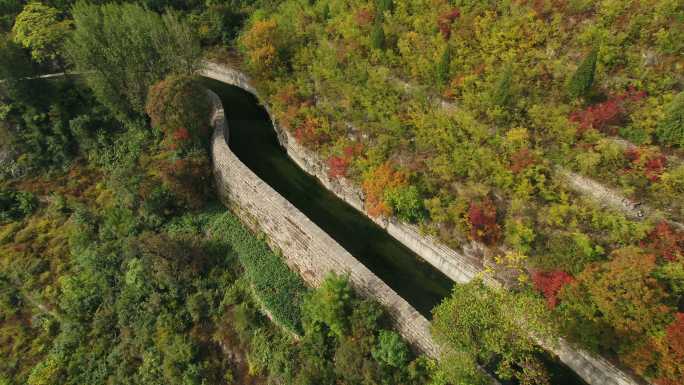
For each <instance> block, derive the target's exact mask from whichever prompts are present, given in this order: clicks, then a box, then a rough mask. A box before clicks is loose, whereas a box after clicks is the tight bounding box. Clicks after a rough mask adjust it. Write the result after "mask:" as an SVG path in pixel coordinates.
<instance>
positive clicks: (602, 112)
mask: <svg viewBox="0 0 684 385" xmlns="http://www.w3.org/2000/svg"><path fill="white" fill-rule="evenodd" d="M645 96H646V92H644V91H637V90H635V89H634V88H630V89H629V90H627V91H626V92H623V93H621V94H617V95H613V96H611V97H610V98H609V99H608V100H606V101H605V102H601V103H597V104H594V105H592V106H589V107H587V108H585V109H584V110H580V111H575V112H573V113H572V114H570V121H572V122H575V123H577V124H578V126H579V132H580V133H583V132H584V131H587V130H588V129H590V128H593V129H595V130H599V131H602V132H605V133H607V134H610V135H614V134H615V130H614V129H613V128H612V126H614V125H616V124H618V123H620V122H621V121H622V119H623V118H624V116H625V114H626V109H625V105H626V104H627V103H628V102H636V101H639V100H641V99H643V98H644V97H645Z"/></svg>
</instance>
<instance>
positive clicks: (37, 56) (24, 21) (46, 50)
mask: <svg viewBox="0 0 684 385" xmlns="http://www.w3.org/2000/svg"><path fill="white" fill-rule="evenodd" d="M70 26H71V22H70V21H68V20H63V21H60V20H59V11H58V10H56V9H55V8H52V7H48V6H47V5H43V4H41V3H35V2H32V3H29V4H27V5H26V6H25V7H24V9H23V10H22V11H21V13H20V14H19V15H17V18H16V21H15V22H14V27H12V32H13V33H14V41H15V42H17V43H18V44H21V45H22V46H24V47H26V48H29V49H30V50H31V57H33V59H34V60H35V61H37V62H39V63H43V62H49V61H54V60H57V59H58V58H59V53H60V50H61V48H62V44H63V42H64V39H65V38H66V36H67V33H68V32H69V28H70Z"/></svg>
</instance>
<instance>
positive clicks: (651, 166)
mask: <svg viewBox="0 0 684 385" xmlns="http://www.w3.org/2000/svg"><path fill="white" fill-rule="evenodd" d="M624 156H625V158H626V159H627V160H629V161H630V164H629V165H628V167H627V168H626V170H627V171H630V170H634V169H636V170H641V171H643V173H644V175H645V176H646V178H648V179H649V180H650V181H651V182H657V181H659V180H660V177H661V176H662V175H663V173H665V170H666V167H667V158H666V157H665V155H663V154H661V153H660V151H658V150H657V149H656V150H653V149H650V148H636V147H634V148H629V149H627V150H625V152H624Z"/></svg>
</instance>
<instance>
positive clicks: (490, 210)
mask: <svg viewBox="0 0 684 385" xmlns="http://www.w3.org/2000/svg"><path fill="white" fill-rule="evenodd" d="M468 224H469V225H470V238H471V239H474V240H476V241H479V242H484V243H485V244H487V245H493V244H495V243H496V242H498V241H499V238H500V237H501V228H500V227H499V225H498V224H497V223H496V207H495V206H494V203H493V202H492V200H491V199H489V198H485V199H483V200H481V201H479V202H471V203H470V207H469V208H468Z"/></svg>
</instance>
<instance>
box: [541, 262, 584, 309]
mask: <svg viewBox="0 0 684 385" xmlns="http://www.w3.org/2000/svg"><path fill="white" fill-rule="evenodd" d="M573 281H574V278H572V276H571V275H570V274H568V273H566V272H564V271H561V270H553V271H535V272H533V273H532V282H533V283H534V287H535V288H536V289H537V290H539V292H541V293H542V294H543V295H544V298H546V304H547V305H548V306H549V308H551V309H553V308H555V307H556V305H558V293H559V292H560V291H561V289H562V288H563V287H564V286H565V285H567V284H570V283H572V282H573Z"/></svg>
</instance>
